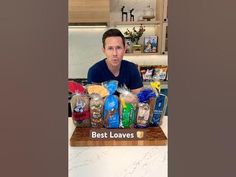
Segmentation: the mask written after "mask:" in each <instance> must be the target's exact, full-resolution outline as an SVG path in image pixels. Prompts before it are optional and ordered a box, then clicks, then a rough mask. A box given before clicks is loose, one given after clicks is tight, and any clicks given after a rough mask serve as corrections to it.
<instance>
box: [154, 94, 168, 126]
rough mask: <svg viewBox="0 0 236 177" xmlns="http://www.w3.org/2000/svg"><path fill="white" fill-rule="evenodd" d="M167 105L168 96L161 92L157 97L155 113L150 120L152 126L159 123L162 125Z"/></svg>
mask: <svg viewBox="0 0 236 177" xmlns="http://www.w3.org/2000/svg"><path fill="white" fill-rule="evenodd" d="M166 107H167V96H166V95H164V94H160V95H159V96H158V97H157V100H156V105H155V108H154V113H153V116H152V118H151V120H150V124H151V125H152V126H154V127H157V126H158V125H160V121H161V119H162V118H163V116H164V115H165V111H166Z"/></svg>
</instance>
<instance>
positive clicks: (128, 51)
mask: <svg viewBox="0 0 236 177" xmlns="http://www.w3.org/2000/svg"><path fill="white" fill-rule="evenodd" d="M125 41H126V45H127V49H126V51H125V53H132V45H131V44H132V42H131V39H130V38H128V37H126V38H125Z"/></svg>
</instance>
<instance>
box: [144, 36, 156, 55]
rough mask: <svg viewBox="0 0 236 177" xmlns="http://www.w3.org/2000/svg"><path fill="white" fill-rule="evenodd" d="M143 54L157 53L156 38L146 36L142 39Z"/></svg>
mask: <svg viewBox="0 0 236 177" xmlns="http://www.w3.org/2000/svg"><path fill="white" fill-rule="evenodd" d="M143 52H144V53H156V52H158V37H157V36H147V37H144V50H143Z"/></svg>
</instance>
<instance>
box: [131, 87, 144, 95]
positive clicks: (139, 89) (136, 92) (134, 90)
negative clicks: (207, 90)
mask: <svg viewBox="0 0 236 177" xmlns="http://www.w3.org/2000/svg"><path fill="white" fill-rule="evenodd" d="M142 89H143V87H140V88H137V89H132V90H131V92H132V93H134V94H138V93H139V92H140V91H141V90H142Z"/></svg>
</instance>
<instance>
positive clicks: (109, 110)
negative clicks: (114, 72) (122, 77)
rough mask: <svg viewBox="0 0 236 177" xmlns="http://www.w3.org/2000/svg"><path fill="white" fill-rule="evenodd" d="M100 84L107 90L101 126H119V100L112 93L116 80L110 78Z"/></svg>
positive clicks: (115, 88)
mask: <svg viewBox="0 0 236 177" xmlns="http://www.w3.org/2000/svg"><path fill="white" fill-rule="evenodd" d="M102 85H104V86H105V87H106V88H107V90H108V92H109V95H108V96H107V97H106V98H105V102H104V114H103V115H104V116H103V126H104V127H105V128H119V124H120V118H119V100H118V97H117V96H116V95H113V94H114V93H115V91H116V90H117V87H118V81H116V80H110V81H107V82H103V83H102Z"/></svg>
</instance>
